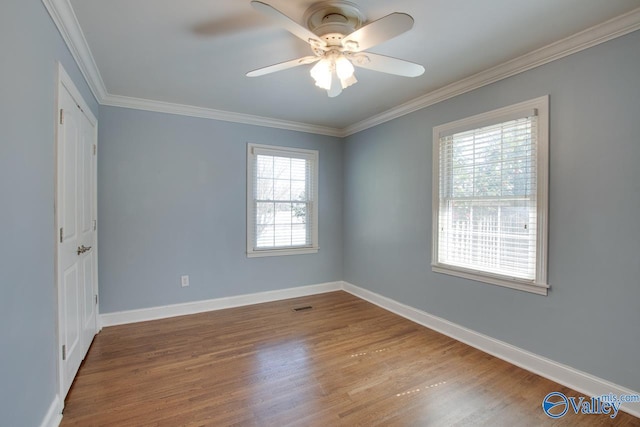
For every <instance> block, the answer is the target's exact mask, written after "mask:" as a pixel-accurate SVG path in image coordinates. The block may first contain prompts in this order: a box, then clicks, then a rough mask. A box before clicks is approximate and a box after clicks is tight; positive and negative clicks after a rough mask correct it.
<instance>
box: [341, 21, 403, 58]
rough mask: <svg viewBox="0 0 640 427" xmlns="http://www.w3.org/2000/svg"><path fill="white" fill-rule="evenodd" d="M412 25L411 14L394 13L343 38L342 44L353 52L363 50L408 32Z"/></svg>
mask: <svg viewBox="0 0 640 427" xmlns="http://www.w3.org/2000/svg"><path fill="white" fill-rule="evenodd" d="M412 27H413V18H412V17H411V16H409V15H407V14H406V13H398V12H396V13H392V14H391V15H387V16H385V17H382V18H380V19H378V20H377V21H373V22H372V23H370V24H367V25H365V26H364V27H362V28H360V29H359V30H356V31H354V32H353V33H351V34H349V35H348V36H347V37H345V38H344V39H343V40H342V46H344V47H345V48H346V49H347V50H350V51H352V52H361V51H363V50H366V49H369V48H370V47H373V46H376V45H378V44H380V43H382V42H385V41H387V40H390V39H392V38H394V37H396V36H398V35H400V34H402V33H404V32H407V31H409V30H410V29H411V28H412Z"/></svg>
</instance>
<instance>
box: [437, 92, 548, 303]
mask: <svg viewBox="0 0 640 427" xmlns="http://www.w3.org/2000/svg"><path fill="white" fill-rule="evenodd" d="M532 109H535V110H537V115H538V141H537V144H538V149H537V167H538V170H537V180H538V181H537V195H536V197H537V201H536V206H537V221H538V225H537V229H536V230H537V235H536V278H535V280H533V281H528V280H521V279H516V278H512V277H506V276H501V275H495V274H491V273H487V272H484V271H476V270H471V269H465V268H461V267H457V266H452V265H447V264H441V263H439V262H438V240H439V227H438V215H439V203H440V197H439V194H440V187H439V185H440V161H439V157H440V137H441V136H443V135H445V134H451V133H452V132H455V133H457V132H462V131H464V130H471V129H476V128H480V127H483V126H486V125H488V124H489V123H498V122H501V121H507V120H509V119H510V118H513V115H514V114H518V112H522V111H524V110H532ZM432 156H433V158H432V161H433V182H432V203H431V206H432V212H431V215H432V248H431V266H432V267H431V268H432V271H434V272H436V273H444V274H449V275H452V276H457V277H462V278H465V279H471V280H475V281H479V282H484V283H489V284H493V285H499V286H504V287H507V288H512V289H519V290H522V291H526V292H531V293H535V294H539V295H547V293H548V290H549V288H550V286H549V285H548V283H547V245H548V238H547V235H548V232H547V228H548V205H549V202H548V194H549V96H548V95H546V96H542V97H540V98H536V99H532V100H529V101H525V102H521V103H518V104H515V105H511V106H508V107H504V108H500V109H497V110H493V111H489V112H487V113H483V114H478V115H475V116H473V117H468V118H465V119H461V120H457V121H454V122H450V123H445V124H442V125H439V126H435V127H434V128H433V154H432Z"/></svg>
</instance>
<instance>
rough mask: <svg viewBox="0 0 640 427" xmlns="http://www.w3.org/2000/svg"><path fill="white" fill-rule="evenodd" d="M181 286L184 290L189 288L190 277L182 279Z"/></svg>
mask: <svg viewBox="0 0 640 427" xmlns="http://www.w3.org/2000/svg"><path fill="white" fill-rule="evenodd" d="M180 284H181V285H182V287H183V288H186V287H187V286H189V276H182V277H181V278H180Z"/></svg>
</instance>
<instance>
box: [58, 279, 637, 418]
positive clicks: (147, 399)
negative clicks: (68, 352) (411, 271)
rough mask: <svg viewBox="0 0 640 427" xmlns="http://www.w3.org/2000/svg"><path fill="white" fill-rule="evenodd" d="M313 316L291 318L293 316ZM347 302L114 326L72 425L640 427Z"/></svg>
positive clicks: (77, 395) (89, 366) (86, 380)
mask: <svg viewBox="0 0 640 427" xmlns="http://www.w3.org/2000/svg"><path fill="white" fill-rule="evenodd" d="M304 306H312V307H313V308H311V309H307V310H301V311H294V310H293V309H294V308H298V307H304ZM552 391H559V392H562V393H564V394H565V395H567V396H576V397H577V396H579V394H578V393H577V392H575V391H572V390H570V389H568V388H566V387H562V386H560V385H558V384H555V383H553V382H551V381H549V380H546V379H544V378H542V377H540V376H538V375H535V374H532V373H529V372H527V371H525V370H523V369H520V368H518V367H516V366H513V365H511V364H509V363H506V362H503V361H501V360H499V359H496V358H495V357H492V356H490V355H487V354H485V353H483V352H481V351H478V350H476V349H474V348H472V347H469V346H467V345H465V344H462V343H460V342H458V341H455V340H453V339H451V338H448V337H446V336H444V335H441V334H438V333H436V332H434V331H432V330H429V329H427V328H424V327H422V326H420V325H417V324H415V323H413V322H410V321H408V320H406V319H403V318H401V317H399V316H396V315H394V314H392V313H389V312H387V311H385V310H383V309H381V308H379V307H376V306H375V305H372V304H370V303H368V302H366V301H363V300H360V299H358V298H356V297H354V296H352V295H350V294H348V293H345V292H332V293H327V294H322V295H316V296H311V297H303V298H295V299H290V300H286V301H278V302H273V303H266V304H259V305H253V306H247V307H241V308H234V309H228V310H221V311H215V312H210V313H203V314H197V315H192V316H183V317H176V318H172V319H165V320H157V321H152V322H144V323H137V324H131V325H122V326H115V327H110V328H105V329H104V330H103V331H102V332H101V333H100V334H99V335H98V336H97V337H96V338H95V341H94V343H93V345H92V348H91V350H90V351H89V354H88V355H87V358H86V360H85V362H84V365H83V366H82V367H81V369H80V372H79V374H78V377H77V378H76V381H75V383H74V385H73V387H72V389H71V392H70V393H69V395H68V397H67V401H66V407H65V410H64V418H63V420H62V424H61V425H62V426H107V425H108V426H182V425H188V426H226V425H239V426H240V425H247V426H284V425H292V426H375V425H384V426H454V425H458V426H467V425H486V426H539V425H550V426H551V425H553V426H569V425H581V426H592V425H593V426H598V425H620V426H638V425H640V420H639V419H638V418H634V417H632V416H630V415H628V414H625V413H622V412H619V413H618V415H617V417H616V418H615V419H613V420H612V419H611V418H609V417H608V416H606V415H575V414H574V413H573V412H572V411H569V412H568V413H567V414H566V415H565V416H564V417H562V418H559V419H557V420H552V419H551V418H549V417H547V415H545V414H544V412H543V411H542V409H541V403H542V399H543V398H544V396H545V395H546V394H547V393H550V392H552Z"/></svg>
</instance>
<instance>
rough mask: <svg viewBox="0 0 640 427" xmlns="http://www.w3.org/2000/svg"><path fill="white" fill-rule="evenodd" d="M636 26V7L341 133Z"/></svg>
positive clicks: (638, 19)
mask: <svg viewBox="0 0 640 427" xmlns="http://www.w3.org/2000/svg"><path fill="white" fill-rule="evenodd" d="M639 29H640V8H637V9H634V10H632V11H630V12H628V13H625V14H623V15H620V16H617V17H615V18H613V19H610V20H608V21H605V22H603V23H601V24H598V25H595V26H593V27H590V28H587V29H586V30H584V31H580V32H579V33H576V34H574V35H571V36H569V37H567V38H565V39H562V40H559V41H557V42H554V43H551V44H549V45H547V46H544V47H542V48H540V49H536V50H534V51H532V52H529V53H527V54H524V55H522V56H520V57H518V58H515V59H512V60H509V61H507V62H503V63H502V64H499V65H497V66H495V67H492V68H489V69H487V70H485V71H481V72H480V73H477V74H474V75H473V76H470V77H467V78H464V79H462V80H459V81H457V82H455V83H452V84H450V85H447V86H444V87H442V88H440V89H436V90H434V91H432V92H429V93H427V94H425V95H422V96H420V97H418V98H415V99H413V100H411V101H409V102H406V103H404V104H401V105H399V106H397V107H395V108H392V109H390V110H387V111H385V112H383V113H380V114H377V115H375V116H373V117H369V118H368V119H365V120H363V121H361V122H358V123H355V124H353V125H351V126H348V127H346V128H344V129H342V130H341V133H342V135H343V137H346V136H349V135H353V134H355V133H358V132H361V131H363V130H365V129H369V128H371V127H374V126H377V125H379V124H382V123H385V122H388V121H390V120H393V119H396V118H398V117H402V116H404V115H407V114H410V113H413V112H414V111H417V110H420V109H422V108H425V107H428V106H430V105H434V104H437V103H439V102H442V101H445V100H447V99H450V98H453V97H455V96H458V95H461V94H463V93H466V92H470V91H472V90H475V89H478V88H481V87H483V86H486V85H489V84H491V83H495V82H497V81H499V80H502V79H506V78H507V77H511V76H514V75H516V74H520V73H522V72H524V71H527V70H531V69H533V68H536V67H539V66H540V65H544V64H547V63H549V62H552V61H555V60H557V59H560V58H564V57H565V56H569V55H572V54H574V53H577V52H580V51H582V50H585V49H588V48H590V47H593V46H596V45H598V44H600V43H604V42H606V41H609V40H612V39H615V38H617V37H621V36H623V35H625V34H629V33H632V32H634V31H637V30H639Z"/></svg>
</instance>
